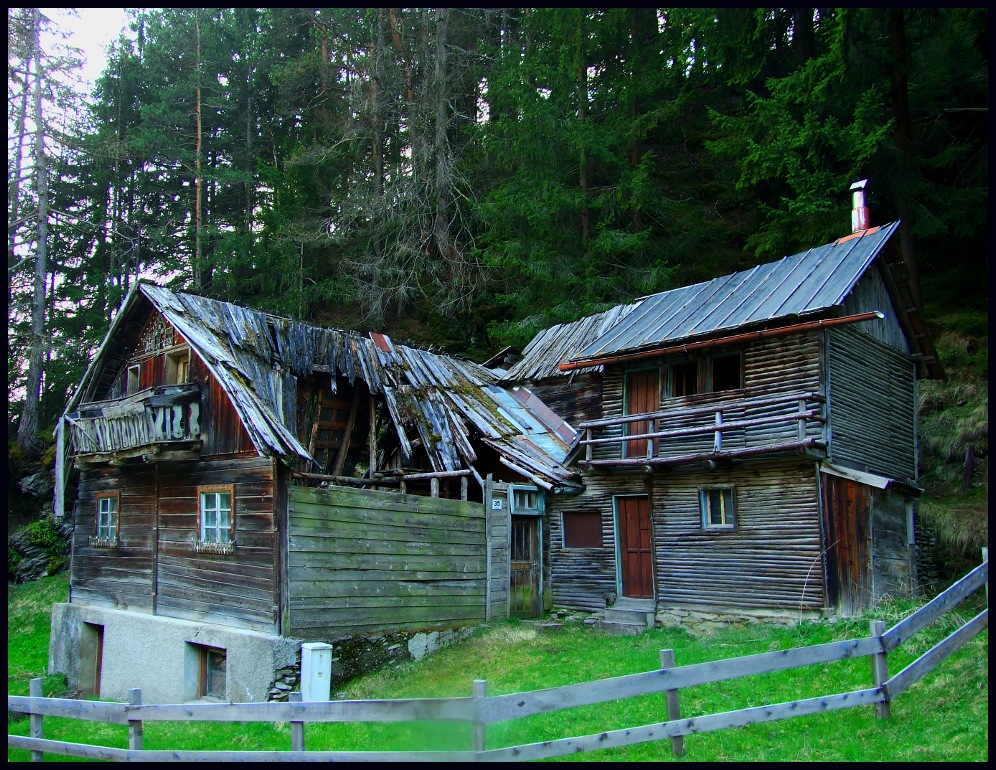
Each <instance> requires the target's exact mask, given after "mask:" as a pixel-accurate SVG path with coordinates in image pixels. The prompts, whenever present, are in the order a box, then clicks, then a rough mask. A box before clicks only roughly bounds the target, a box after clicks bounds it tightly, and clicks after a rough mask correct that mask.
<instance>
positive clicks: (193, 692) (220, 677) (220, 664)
mask: <svg viewBox="0 0 996 770" xmlns="http://www.w3.org/2000/svg"><path fill="white" fill-rule="evenodd" d="M187 650H188V652H187V653H186V661H187V662H186V683H185V689H186V693H187V695H186V697H187V698H188V699H192V698H209V699H211V700H226V699H227V697H228V650H225V649H223V648H221V647H211V646H208V645H206V644H196V643H194V642H187Z"/></svg>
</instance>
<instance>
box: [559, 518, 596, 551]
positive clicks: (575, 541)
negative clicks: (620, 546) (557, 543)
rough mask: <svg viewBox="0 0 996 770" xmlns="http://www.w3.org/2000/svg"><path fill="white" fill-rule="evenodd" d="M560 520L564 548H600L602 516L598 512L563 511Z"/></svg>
mask: <svg viewBox="0 0 996 770" xmlns="http://www.w3.org/2000/svg"><path fill="white" fill-rule="evenodd" d="M560 520H561V525H562V529H563V535H564V548H601V547H602V514H601V513H600V512H599V511H564V513H563V514H561V519H560Z"/></svg>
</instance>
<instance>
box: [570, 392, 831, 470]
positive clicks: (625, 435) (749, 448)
mask: <svg viewBox="0 0 996 770" xmlns="http://www.w3.org/2000/svg"><path fill="white" fill-rule="evenodd" d="M825 403H826V398H825V397H824V396H822V395H820V394H818V393H799V394H792V395H787V396H768V397H763V398H750V399H748V398H740V399H730V398H729V397H724V396H723V395H721V394H716V402H715V403H714V404H711V405H702V406H695V407H691V408H686V407H685V405H684V402H678V401H677V400H675V402H674V403H672V404H667V403H666V402H665V404H664V405H662V408H661V410H660V411H657V412H651V413H647V414H633V415H626V416H624V417H611V418H606V419H602V420H589V421H587V422H582V423H581V424H580V426H579V427H580V428H581V430H582V431H584V438H583V439H582V441H581V442H580V443H581V445H582V446H583V447H584V448H585V455H584V459H583V460H582V461H581V464H582V465H587V466H595V467H597V466H620V465H623V466H625V465H671V464H678V463H684V462H695V461H704V460H717V459H725V458H734V457H748V456H752V455H759V454H768V453H771V452H778V451H788V450H794V449H805V448H807V447H825V445H826V438H825V431H824V425H825V423H826V417H825V414H824V405H825Z"/></svg>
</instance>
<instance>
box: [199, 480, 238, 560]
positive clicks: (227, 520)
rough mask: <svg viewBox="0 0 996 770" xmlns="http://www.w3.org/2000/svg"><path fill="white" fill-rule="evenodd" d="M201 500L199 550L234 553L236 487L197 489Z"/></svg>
mask: <svg viewBox="0 0 996 770" xmlns="http://www.w3.org/2000/svg"><path fill="white" fill-rule="evenodd" d="M197 497H198V499H199V500H200V504H199V511H198V519H199V530H200V540H199V541H198V543H197V546H198V547H197V550H198V551H204V552H207V553H234V546H235V537H234V534H235V515H234V510H235V486H234V485H233V484H215V485H211V486H202V487H198V488H197Z"/></svg>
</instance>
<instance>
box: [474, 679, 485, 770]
mask: <svg viewBox="0 0 996 770" xmlns="http://www.w3.org/2000/svg"><path fill="white" fill-rule="evenodd" d="M473 696H474V747H473V748H474V752H475V753H477V752H479V751H485V750H486V749H487V747H488V726H487V724H486V723H485V722H484V719H483V716H484V715H483V714H482V713H481V712H482V710H483V708H484V700H485V699H486V698H487V697H488V683H487V681H486V680H484V679H475V680H474V689H473Z"/></svg>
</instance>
